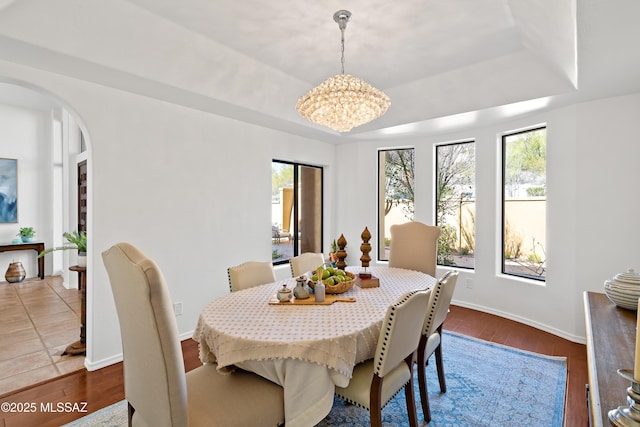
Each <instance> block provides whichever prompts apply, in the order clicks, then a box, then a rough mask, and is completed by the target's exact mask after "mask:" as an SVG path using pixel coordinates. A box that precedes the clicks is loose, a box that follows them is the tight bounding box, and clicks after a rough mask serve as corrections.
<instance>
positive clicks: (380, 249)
mask: <svg viewBox="0 0 640 427" xmlns="http://www.w3.org/2000/svg"><path fill="white" fill-rule="evenodd" d="M405 150H412V151H413V162H414V165H413V169H414V170H413V186H414V188H415V185H416V180H415V160H416V157H415V156H416V148H415V147H411V146H402V147H388V148H378V150H377V161H378V169H377V171H378V174H377V176H378V179H377V185H376V187H377V190H378V191H377V209H376V211H377V221H376V228H377V232H378V237H377V240H376V246H377V249H378V250H377V252H378V253H377V254H376V257H377V261H379V262H380V261H381V262H388V261H389V259H388V258H384V256H383V255H384V252H385V246H386V245H384V244H381V242H382V243H384V237H385V233H384V229H381V225H382V224H381V223H382V217H381V215H382V214H383V212H382V211H381V207H382V206H383V201H381V200H380V195H381V194H385V195H386V189H382V188H380V187H381V184H382V182H381V181H382V179H381V178H382V176H383V174H384V171H383V170H380V168H381V161H380V154H381V153H386V152H388V151H405ZM384 176H386V175H384ZM383 190H384V193H383ZM415 202H416V201H415V195H414V200H413V205H414V209H415ZM414 220H415V212H414ZM412 221H413V220H412ZM389 237H391V236H389Z"/></svg>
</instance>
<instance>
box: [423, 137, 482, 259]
mask: <svg viewBox="0 0 640 427" xmlns="http://www.w3.org/2000/svg"><path fill="white" fill-rule="evenodd" d="M462 144H474V150H473V165H474V178H473V183H474V187H475V181H476V179H475V177H476V170H475V167H476V150H475V147H476V140H475V139H473V138H472V139H464V140H460V141H452V142H442V143H437V144H435V153H434V168H433V172H434V177H433V185H434V190H433V197H434V199H433V202H434V203H433V204H434V206H433V218H434V221H433V222H434V224H435V225H436V226H437V227H440V226H441V225H440V224H438V175H439V173H438V165H439V164H438V149H439V148H440V147H448V146H453V145H462ZM474 192H475V190H474ZM474 200H475V201H474V205H475V206H477V199H475V198H474ZM474 211H475V208H474ZM475 234H476V233H475V227H474V234H473V235H474V241H475ZM436 257H437V254H436ZM436 266H437V267H441V268H457V269H463V270H467V271H475V269H476V267H475V250H474V256H473V267H467V266H464V265H447V264H440V263H438V262H437V260H436Z"/></svg>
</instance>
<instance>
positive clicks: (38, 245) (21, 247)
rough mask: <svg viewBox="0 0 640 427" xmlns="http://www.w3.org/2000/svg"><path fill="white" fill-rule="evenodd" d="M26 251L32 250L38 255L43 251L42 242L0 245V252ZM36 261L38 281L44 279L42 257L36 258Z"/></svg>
mask: <svg viewBox="0 0 640 427" xmlns="http://www.w3.org/2000/svg"><path fill="white" fill-rule="evenodd" d="M28 249H33V250H34V251H36V252H37V253H38V255H40V252H42V251H44V243H43V242H29V243H9V244H4V245H2V244H0V252H10V251H26V250H28ZM37 259H38V277H40V280H42V279H44V257H40V258H37Z"/></svg>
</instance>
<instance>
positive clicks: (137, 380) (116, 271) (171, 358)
mask: <svg viewBox="0 0 640 427" xmlns="http://www.w3.org/2000/svg"><path fill="white" fill-rule="evenodd" d="M102 259H103V262H104V265H105V267H106V269H107V273H108V275H109V281H110V282H111V289H112V291H113V297H114V300H115V304H116V309H117V312H118V319H119V321H120V333H121V335H122V349H123V355H124V388H125V398H126V399H127V400H128V401H129V403H130V404H131V406H132V407H133V408H134V409H135V413H134V415H133V417H134V418H133V421H134V423H135V420H136V419H137V418H142V420H141V421H143V422H142V423H141V424H144V425H149V426H186V425H187V424H188V416H187V384H186V377H185V373H184V362H183V359H182V348H181V346H180V340H179V336H178V327H177V324H176V319H175V316H174V313H173V306H172V302H171V297H170V295H169V291H168V288H167V284H166V283H165V280H164V277H163V275H162V272H161V271H160V269H159V268H158V266H157V265H156V263H155V262H153V260H151V259H149V258H147V257H146V256H145V255H144V254H143V253H142V252H140V250H138V249H137V248H136V247H134V246H132V245H130V244H128V243H118V244H116V245H114V246H112V247H111V248H109V249H108V250H106V251H104V252H103V253H102Z"/></svg>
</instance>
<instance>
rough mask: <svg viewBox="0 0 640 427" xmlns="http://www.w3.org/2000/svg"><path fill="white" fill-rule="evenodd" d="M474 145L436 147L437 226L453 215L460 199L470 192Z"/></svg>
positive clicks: (473, 170) (473, 178)
mask: <svg viewBox="0 0 640 427" xmlns="http://www.w3.org/2000/svg"><path fill="white" fill-rule="evenodd" d="M475 174H476V168H475V143H473V142H468V143H464V144H450V145H442V146H439V147H438V165H437V178H436V179H437V181H436V185H437V188H436V216H437V221H438V224H444V223H445V222H446V219H445V217H446V216H447V215H451V214H453V213H455V210H456V209H457V208H458V207H459V205H460V203H461V198H464V197H465V195H466V194H467V193H468V192H469V191H471V189H472V186H473V184H474V182H475Z"/></svg>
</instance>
